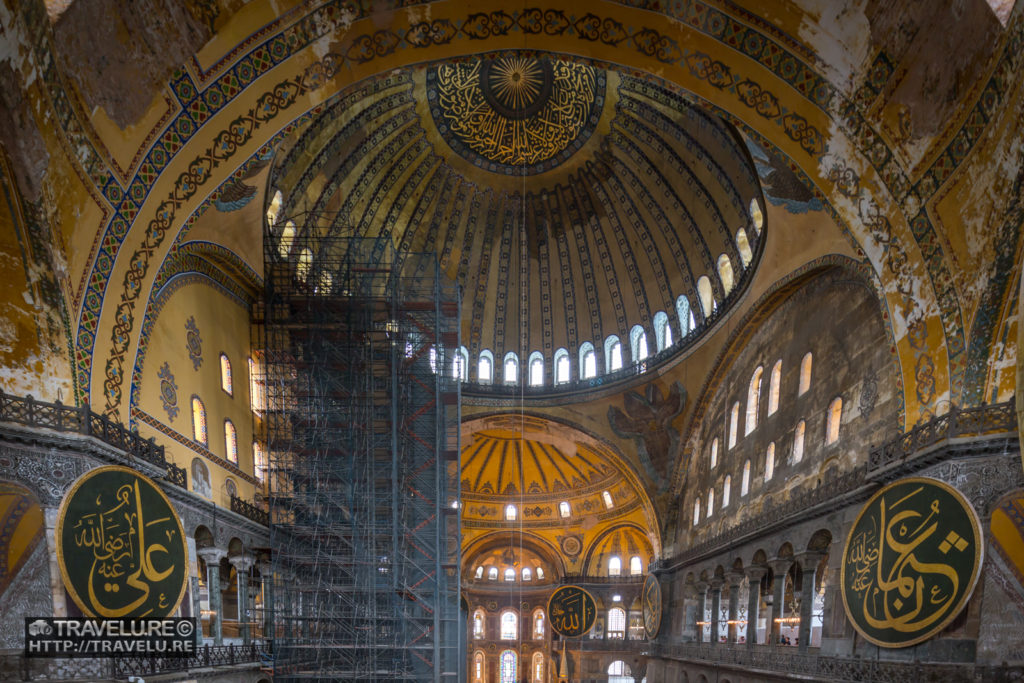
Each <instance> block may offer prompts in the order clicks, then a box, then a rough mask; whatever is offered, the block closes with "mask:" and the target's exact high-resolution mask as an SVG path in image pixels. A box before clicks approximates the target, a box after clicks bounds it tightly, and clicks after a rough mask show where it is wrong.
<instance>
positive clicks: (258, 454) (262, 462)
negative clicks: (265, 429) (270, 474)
mask: <svg viewBox="0 0 1024 683" xmlns="http://www.w3.org/2000/svg"><path fill="white" fill-rule="evenodd" d="M252 465H253V470H254V472H255V474H256V480H257V481H258V482H260V483H261V484H266V483H267V451H266V450H265V449H264V448H263V444H261V443H260V442H259V441H253V442H252Z"/></svg>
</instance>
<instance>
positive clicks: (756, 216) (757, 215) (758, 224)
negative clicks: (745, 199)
mask: <svg viewBox="0 0 1024 683" xmlns="http://www.w3.org/2000/svg"><path fill="white" fill-rule="evenodd" d="M750 222H751V224H753V226H754V230H756V231H757V232H758V234H760V232H761V228H763V227H764V214H763V213H761V205H760V204H759V203H758V202H757V200H756V199H751V200H750Z"/></svg>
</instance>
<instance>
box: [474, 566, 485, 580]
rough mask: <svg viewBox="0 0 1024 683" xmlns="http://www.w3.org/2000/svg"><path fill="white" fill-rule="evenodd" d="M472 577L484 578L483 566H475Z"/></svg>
mask: <svg viewBox="0 0 1024 683" xmlns="http://www.w3.org/2000/svg"><path fill="white" fill-rule="evenodd" d="M473 578H474V579H482V578H484V566H483V565H480V566H479V567H477V568H476V573H475V574H473Z"/></svg>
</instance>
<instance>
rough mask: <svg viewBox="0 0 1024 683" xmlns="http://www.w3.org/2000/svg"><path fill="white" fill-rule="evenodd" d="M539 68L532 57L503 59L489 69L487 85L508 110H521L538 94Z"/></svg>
mask: <svg viewBox="0 0 1024 683" xmlns="http://www.w3.org/2000/svg"><path fill="white" fill-rule="evenodd" d="M541 78H542V74H541V66H540V64H538V63H537V60H536V59H533V58H532V57H503V58H501V59H498V60H496V61H495V62H494V65H493V66H492V67H491V73H490V77H489V79H488V80H489V81H490V83H489V85H490V87H491V91H492V92H493V93H494V95H495V97H497V98H498V99H500V100H501V102H502V104H504V105H505V106H506V107H509V108H510V109H523V108H525V107H527V106H528V105H530V104H531V103H532V102H533V101H534V99H535V98H536V97H537V95H538V94H540V85H541Z"/></svg>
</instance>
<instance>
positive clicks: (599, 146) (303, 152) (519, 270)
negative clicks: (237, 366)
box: [268, 52, 761, 380]
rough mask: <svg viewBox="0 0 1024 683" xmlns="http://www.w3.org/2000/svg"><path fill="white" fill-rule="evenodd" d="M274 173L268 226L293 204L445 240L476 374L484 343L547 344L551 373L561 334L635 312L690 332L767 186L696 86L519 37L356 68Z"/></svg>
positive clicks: (333, 226) (612, 329)
mask: <svg viewBox="0 0 1024 683" xmlns="http://www.w3.org/2000/svg"><path fill="white" fill-rule="evenodd" d="M269 187H270V190H271V191H270V192H269V193H268V197H272V196H274V194H275V191H280V192H281V193H282V202H281V209H280V212H279V214H278V216H279V217H278V220H277V223H276V225H275V226H274V227H273V228H272V230H273V234H274V235H275V236H276V235H280V232H281V230H282V229H283V228H282V226H283V225H284V224H285V222H286V221H287V220H289V219H291V220H293V221H294V222H295V224H296V226H297V230H299V231H300V233H301V232H302V231H307V232H308V231H317V232H324V231H327V230H332V231H334V232H336V233H339V234H346V235H355V236H376V235H388V236H390V237H391V239H392V240H393V241H394V242H395V244H396V245H397V246H398V247H399V248H400V249H403V250H410V251H422V252H435V253H436V254H437V255H438V257H439V259H440V263H441V267H442V269H443V271H444V272H445V273H447V275H448V276H450V277H451V278H453V279H454V280H456V282H457V283H458V284H459V285H460V286H461V288H462V292H463V303H462V311H463V325H462V343H463V344H464V345H465V346H466V347H467V348H468V351H469V356H470V368H471V373H470V379H471V380H472V379H475V374H474V373H475V362H476V359H477V357H478V356H479V354H480V352H481V351H483V350H488V351H490V352H491V353H492V354H493V356H494V358H495V359H496V360H497V362H498V363H499V364H500V363H501V359H503V358H504V355H505V354H506V353H508V352H515V353H516V354H517V355H518V357H519V358H520V362H521V363H522V364H523V366H524V367H525V365H526V359H527V358H528V356H529V354H531V353H533V352H535V351H539V352H540V353H541V354H542V355H543V357H544V359H545V363H546V365H545V377H547V378H548V379H549V380H550V378H551V377H552V376H553V373H552V363H553V357H554V353H555V351H556V350H557V349H559V348H566V349H568V350H569V353H570V354H572V355H573V356H574V357H575V355H576V354H577V353H578V351H579V349H580V347H581V346H582V345H583V344H585V343H587V342H589V343H592V344H593V345H594V347H595V348H596V349H598V350H599V353H602V352H603V345H604V341H605V339H606V338H607V337H608V336H609V335H612V334H614V335H617V336H618V337H619V338H620V339H622V340H623V341H624V342H626V341H628V340H629V334H630V330H631V329H632V328H633V327H634V326H635V325H642V326H644V328H645V329H646V330H647V333H648V334H647V336H648V340H649V345H650V347H651V349H652V351H653V347H654V334H653V319H654V316H655V314H656V313H658V312H659V311H664V312H665V313H666V314H667V315H668V318H669V321H670V322H671V323H672V325H673V329H674V330H676V333H677V334H676V339H678V338H679V336H680V335H679V333H678V331H679V330H680V326H679V322H678V320H677V315H676V311H677V308H676V301H677V298H678V297H680V296H681V295H685V296H686V297H687V298H688V300H689V302H690V306H691V309H693V310H695V311H696V318H697V322H698V323H699V322H700V307H699V305H698V298H697V287H696V285H697V281H698V279H699V278H700V277H701V276H704V275H706V276H708V277H709V278H710V280H711V284H712V286H713V288H714V294H715V298H716V299H717V300H718V301H722V300H723V299H724V297H725V289H724V287H723V285H722V282H721V281H720V280H719V278H718V275H717V263H718V261H719V259H721V258H722V256H723V255H725V256H726V257H727V258H728V259H729V261H730V262H731V264H732V271H733V272H734V273H735V274H736V279H737V280H739V279H740V276H741V273H742V270H743V266H742V264H743V262H744V261H743V258H741V255H740V252H739V247H738V246H737V241H736V235H737V231H738V230H739V229H741V228H743V229H745V230H746V231H747V233H750V234H753V230H751V228H750V226H751V217H750V216H749V215H748V208H749V206H750V202H751V200H752V199H755V198H756V199H758V200H759V201H760V196H761V195H760V189H759V185H758V182H757V180H756V176H755V172H754V169H753V167H752V164H751V162H750V159H749V155H748V153H747V151H746V148H745V146H744V145H743V142H742V139H741V138H740V136H739V135H738V133H736V131H735V130H734V129H733V128H732V127H731V126H729V125H728V124H726V123H724V122H723V121H722V120H721V119H719V118H717V117H716V116H714V115H712V114H710V113H708V112H706V111H704V110H701V109H698V108H695V107H693V106H691V105H690V104H689V102H688V100H687V99H686V97H685V95H684V94H681V93H679V92H677V91H674V90H672V89H671V88H669V87H667V86H665V85H664V84H662V83H661V82H660V81H657V80H655V79H652V78H645V77H641V75H637V74H626V73H623V72H618V71H615V70H612V69H606V68H601V67H599V66H597V65H592V64H587V63H580V62H575V61H572V60H570V59H567V58H563V57H558V56H555V55H544V54H540V55H538V54H534V53H515V52H511V53H510V52H503V53H497V54H493V55H489V56H485V57H480V56H469V57H465V58H462V59H460V60H458V61H451V62H444V63H440V64H432V65H426V66H415V67H408V68H404V69H400V70H396V71H392V72H389V73H388V74H387V75H385V76H381V77H378V78H375V79H372V80H368V81H364V82H362V83H359V84H357V85H355V86H353V87H351V88H350V89H349V90H348V91H346V92H344V93H342V94H341V95H339V96H337V97H336V98H334V99H333V100H332V101H330V102H329V103H327V104H325V105H324V107H323V110H322V112H321V113H320V114H319V115H318V117H317V118H315V119H314V120H313V121H312V122H311V123H309V124H308V125H307V126H306V127H305V128H303V129H301V130H299V131H297V132H296V134H295V135H294V136H292V137H291V138H289V139H288V140H286V141H285V143H283V145H282V147H281V148H280V149H278V150H277V152H276V155H275V161H274V166H273V168H272V171H271V177H270V185H269ZM275 238H276V237H275ZM272 239H274V238H272ZM278 239H279V238H278ZM756 255H757V250H756V249H755V262H754V264H752V265H756ZM626 354H627V359H628V351H626ZM627 362H628V360H627ZM574 374H575V373H574Z"/></svg>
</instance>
